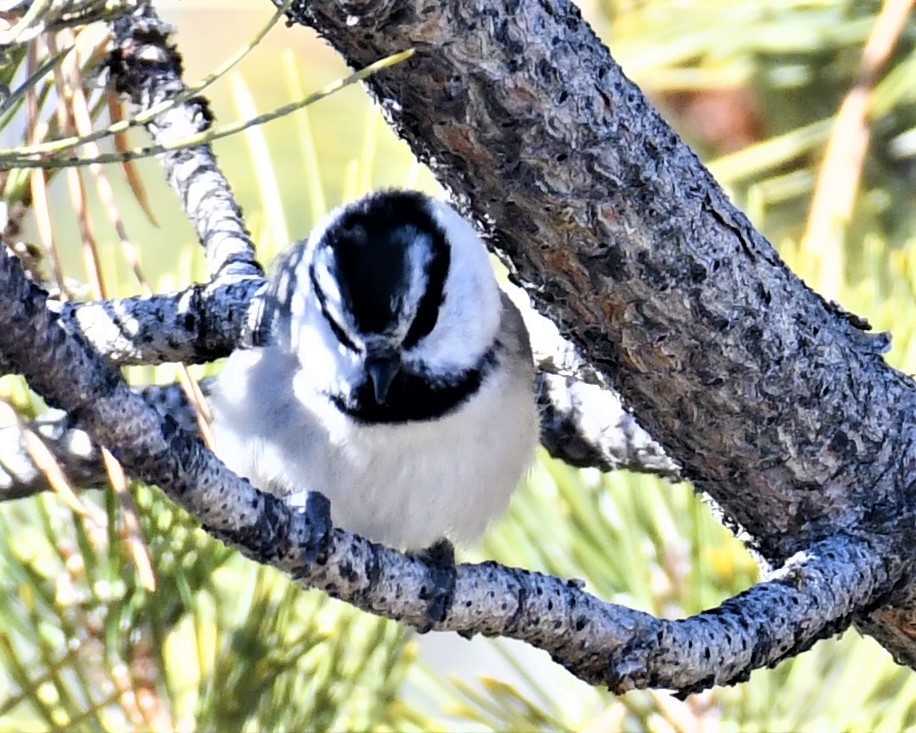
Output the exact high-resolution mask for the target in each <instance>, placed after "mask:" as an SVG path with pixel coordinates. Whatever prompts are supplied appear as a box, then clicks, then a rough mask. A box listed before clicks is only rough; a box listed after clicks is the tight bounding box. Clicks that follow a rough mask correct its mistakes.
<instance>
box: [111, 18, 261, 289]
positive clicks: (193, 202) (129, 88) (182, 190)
mask: <svg viewBox="0 0 916 733" xmlns="http://www.w3.org/2000/svg"><path fill="white" fill-rule="evenodd" d="M172 30H173V29H172V28H171V27H170V26H168V25H167V24H165V23H163V22H162V21H161V20H160V19H159V18H158V17H157V16H156V14H155V12H154V11H153V9H152V6H151V5H149V4H148V3H144V4H142V5H141V6H140V8H139V9H138V10H137V11H136V12H134V13H133V14H131V15H128V16H124V17H121V18H118V19H117V20H115V21H114V22H113V23H112V33H113V36H114V48H113V50H112V52H111V54H110V56H109V61H108V69H109V73H110V81H109V86H110V87H111V88H113V89H114V90H115V91H118V92H122V93H125V94H128V95H129V96H130V98H131V101H132V102H133V103H134V104H135V105H137V106H138V107H139V108H140V109H143V110H147V109H151V108H152V107H155V106H157V105H158V104H160V103H162V102H166V101H169V100H172V99H175V98H176V97H178V96H179V95H180V94H182V92H184V91H186V87H185V84H184V82H183V81H182V79H181V57H180V56H179V55H178V52H177V51H176V50H175V48H174V46H172V45H170V44H169V42H168V36H169V34H170V33H171V32H172ZM212 119H213V118H212V114H211V113H210V108H209V106H208V105H207V102H206V100H205V99H204V98H203V97H200V96H198V97H193V98H191V99H189V100H187V101H185V102H184V103H182V104H177V105H175V106H174V107H172V108H170V109H167V110H166V111H164V112H161V113H159V114H157V115H155V117H154V118H153V119H152V120H151V121H150V122H149V123H147V125H146V129H147V130H148V131H149V133H150V135H151V136H152V138H153V141H154V142H155V143H157V144H166V143H169V142H171V141H173V140H182V139H186V138H188V137H191V136H192V135H194V134H195V133H198V132H203V131H204V130H206V129H207V128H208V127H209V125H210V122H211V121H212ZM156 158H157V160H158V161H159V162H160V163H161V164H162V167H163V168H164V169H165V173H166V177H167V178H168V181H169V183H170V184H171V185H172V188H174V189H175V191H176V192H177V193H178V196H179V198H180V200H181V204H182V206H183V208H184V210H185V212H186V213H187V215H188V218H189V219H190V220H191V222H192V223H193V224H194V226H195V228H196V229H197V234H198V236H199V237H200V241H201V242H202V243H203V245H204V248H205V251H206V256H207V269H208V271H209V273H210V277H211V280H212V281H214V282H215V281H217V280H219V279H221V278H246V277H261V276H262V275H263V270H262V269H261V266H260V265H259V264H258V262H257V260H256V259H255V254H254V245H253V243H252V241H251V238H250V236H249V235H248V232H247V231H246V230H245V225H244V222H243V220H242V212H241V209H240V208H239V206H238V204H237V203H236V202H235V198H234V197H233V195H232V191H231V188H230V186H229V182H228V181H227V180H226V178H225V176H223V174H222V172H221V171H220V170H219V167H218V166H217V164H216V158H215V156H214V155H213V152H212V150H211V149H210V147H209V146H208V145H198V146H195V147H191V148H183V149H180V150H169V151H166V152H163V153H160V154H159V155H157V156H156Z"/></svg>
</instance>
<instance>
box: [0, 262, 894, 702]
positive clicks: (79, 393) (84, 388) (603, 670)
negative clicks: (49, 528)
mask: <svg viewBox="0 0 916 733" xmlns="http://www.w3.org/2000/svg"><path fill="white" fill-rule="evenodd" d="M46 298H47V296H46V294H45V293H44V292H43V291H42V290H41V289H40V288H38V287H37V286H36V285H34V284H33V283H31V282H29V281H28V280H27V279H26V278H25V275H24V273H23V270H22V268H21V267H20V265H19V262H18V260H17V259H16V258H15V257H14V256H12V255H10V254H8V253H6V252H5V251H4V252H2V254H0V302H2V303H4V304H6V307H5V308H4V309H2V310H0V353H2V354H3V355H4V358H6V359H7V360H8V361H9V363H11V364H12V365H13V366H14V367H15V368H16V369H18V370H19V371H21V372H22V373H23V374H24V375H25V376H26V378H27V379H28V380H29V383H30V384H31V385H32V387H33V388H34V389H36V391H38V392H39V394H41V395H42V396H43V397H44V398H45V400H46V401H47V402H48V403H49V404H52V405H55V406H57V407H59V408H60V409H63V410H66V411H67V413H68V414H70V415H74V416H77V417H78V420H79V422H80V423H81V424H82V425H83V426H84V427H85V429H86V430H87V432H88V433H89V434H90V435H91V436H92V438H93V439H94V440H96V441H98V442H99V443H101V444H104V445H105V446H106V447H107V448H108V449H109V450H111V451H112V453H113V454H114V455H115V456H116V457H117V458H118V460H119V461H120V462H121V463H122V464H123V465H124V467H125V468H126V469H127V470H128V471H129V472H130V473H131V474H132V475H133V476H136V477H138V478H141V479H143V480H144V481H147V482H148V483H154V484H157V485H159V486H160V487H161V488H162V489H163V490H164V491H165V492H166V494H167V495H168V496H169V497H170V498H171V499H172V500H173V501H175V502H176V503H178V504H180V505H181V506H182V507H184V508H185V509H186V510H188V511H189V512H191V513H192V514H194V515H195V516H196V517H198V518H199V519H200V520H201V522H202V523H203V524H204V527H205V528H206V529H207V530H208V531H209V532H211V533H212V534H214V535H216V536H217V537H219V538H221V539H223V540H224V541H225V542H227V543H229V544H230V545H232V546H234V547H237V548H238V549H239V550H241V551H242V552H243V553H244V554H245V555H246V556H248V557H250V558H252V559H254V560H256V561H258V562H262V563H269V564H271V565H274V566H275V567H278V568H280V569H282V570H285V571H286V572H288V573H290V574H291V575H292V576H293V577H294V578H296V579H297V580H299V581H300V582H302V583H304V584H307V585H309V586H311V587H317V588H320V589H322V590H324V591H326V592H328V593H329V594H331V595H333V596H335V597H338V598H341V599H343V600H345V601H348V602H350V603H352V604H354V605H356V606H357V607H359V608H362V609H364V610H366V611H370V612H372V613H376V614H380V615H384V616H387V617H389V618H392V619H395V620H398V621H401V622H404V623H409V624H411V625H413V626H417V627H423V626H425V625H426V624H427V621H428V613H429V608H428V602H427V600H424V599H427V598H429V596H430V588H432V587H433V585H434V584H435V577H436V573H437V572H441V570H440V569H438V568H434V567H432V566H431V565H429V564H427V563H426V562H425V561H423V560H421V559H419V558H417V557H408V556H405V555H402V554H400V553H397V552H394V551H392V550H389V549H386V548H384V547H381V546H380V545H376V544H373V543H370V542H367V541H365V540H362V539H361V538H359V537H356V536H354V535H350V534H347V533H345V532H342V531H340V530H336V529H334V530H332V529H331V527H330V523H329V522H330V511H329V509H330V507H329V504H328V502H327V500H326V499H325V498H324V497H322V496H321V495H320V494H314V493H313V494H310V495H309V500H308V502H307V506H306V509H305V510H304V511H302V512H297V511H295V510H293V509H291V508H290V507H289V506H287V505H286V504H285V503H284V502H283V501H282V500H281V499H278V498H276V497H274V496H271V495H269V494H263V493H261V492H259V491H257V490H256V489H254V488H253V487H252V486H251V485H250V484H249V483H248V482H247V481H245V480H243V479H240V478H239V477H237V476H235V475H234V474H233V473H231V472H230V471H229V470H228V469H227V468H226V467H225V466H223V465H222V463H220V461H219V460H218V459H217V458H216V457H215V456H214V455H213V454H212V453H210V451H209V450H207V449H206V447H205V446H204V445H203V444H202V443H201V442H200V440H199V439H197V438H195V437H193V436H192V435H190V434H189V433H187V432H186V431H185V430H184V429H182V428H181V427H179V426H178V425H177V424H176V423H175V422H174V420H173V419H172V418H171V417H170V416H169V415H163V414H161V413H159V412H157V411H156V410H155V409H154V408H152V407H151V406H150V405H149V404H147V402H146V401H145V400H144V399H143V398H142V397H141V396H139V395H137V394H134V393H132V392H131V391H130V389H129V388H128V387H127V385H126V384H125V383H124V381H123V380H122V379H121V377H120V375H119V374H118V373H117V372H116V371H114V370H113V369H112V368H111V367H109V366H108V365H106V364H105V363H104V362H103V361H102V359H101V357H99V356H98V355H97V354H96V353H95V352H94V351H92V350H91V349H90V348H89V347H88V346H87V345H85V344H84V343H83V342H82V340H81V339H79V338H78V337H77V336H75V335H74V334H72V333H69V332H68V331H67V330H65V329H64V328H62V327H61V325H60V322H59V316H58V315H57V314H55V313H53V312H51V311H50V310H48V308H47V303H46ZM883 549H885V548H884V544H883V543H882V541H881V539H880V538H869V539H868V540H863V539H857V538H855V537H852V536H846V537H844V536H837V537H834V538H831V539H830V540H828V541H826V542H824V543H822V544H821V545H819V546H818V547H815V548H812V552H811V553H809V554H808V555H807V556H805V557H803V558H798V559H797V560H795V561H793V562H792V563H791V564H790V565H789V566H788V567H787V569H786V571H785V572H784V573H783V574H781V575H780V576H778V577H776V578H775V579H774V580H773V581H771V582H769V583H764V584H760V585H758V586H755V588H753V589H752V590H750V591H748V592H747V593H746V594H744V595H743V596H739V597H738V598H735V599H731V600H730V601H728V602H727V603H726V604H725V605H724V606H723V607H721V608H720V609H717V610H715V611H711V612H707V613H706V614H701V615H700V616H697V617H695V618H694V619H692V620H687V621H684V622H668V621H661V620H658V619H655V618H653V617H652V616H649V615H648V614H645V613H641V612H639V611H634V610H631V609H627V608H623V607H621V606H615V605H612V604H608V603H603V602H601V601H599V600H598V599H596V598H594V597H593V596H591V595H589V594H588V593H585V592H584V591H583V590H582V589H581V587H580V584H579V583H577V582H575V581H569V582H566V581H562V580H560V579H559V578H554V577H550V576H544V575H540V574H538V573H531V572H527V571H524V570H517V569H511V568H505V567H502V566H499V565H497V564H495V563H482V564H479V565H462V566H460V567H458V568H457V569H456V582H455V589H454V596H453V600H452V602H451V604H449V605H448V607H447V608H446V611H445V613H444V615H443V617H442V618H441V619H440V620H439V621H438V622H437V623H435V625H434V628H436V629H438V630H441V631H448V630H451V631H459V632H462V633H464V634H466V635H467V634H471V633H483V634H487V635H499V636H509V637H513V638H516V639H521V640H523V641H527V642H529V643H531V644H533V645H535V646H537V647H539V648H542V649H545V650H546V651H548V652H549V653H550V654H551V656H552V657H553V658H554V659H555V660H556V661H557V662H559V663H560V664H562V665H563V666H564V667H566V668H567V669H568V670H569V671H570V672H572V673H573V674H575V675H577V676H578V677H580V678H581V679H583V680H585V681H588V682H591V683H593V684H599V683H600V684H606V685H609V686H610V687H611V688H612V689H614V690H617V691H623V690H626V689H630V688H632V687H633V686H642V685H668V684H673V685H676V686H678V687H679V688H680V689H682V690H683V691H684V692H685V693H686V692H690V691H694V690H698V689H702V688H704V687H706V686H708V685H711V684H725V683H729V682H733V681H736V680H739V679H743V678H744V677H746V676H747V674H749V673H750V670H751V669H752V668H754V667H755V666H758V665H760V664H765V663H772V662H775V661H776V660H778V659H780V658H782V657H783V656H784V655H786V654H790V653H794V652H797V651H799V650H800V649H805V648H807V647H808V646H810V644H811V643H813V642H814V641H815V640H817V639H818V638H821V637H823V636H824V635H828V634H830V633H834V632H835V631H838V630H841V629H842V628H844V627H845V625H846V624H847V623H848V618H849V615H850V614H851V613H852V612H853V611H854V610H855V609H857V608H861V607H862V605H864V604H868V603H870V602H871V601H872V600H873V599H874V597H875V594H876V593H880V592H881V590H882V588H884V587H886V585H887V583H888V581H896V580H897V578H898V577H899V570H900V568H899V567H893V566H892V567H890V568H889V567H888V566H886V565H885V564H883V563H881V562H880V560H879V559H878V558H879V554H878V553H877V552H876V550H883ZM863 560H864V562H859V561H863ZM889 573H890V574H892V575H891V577H890V578H889V577H888V574H889ZM691 624H692V626H691ZM762 629H766V633H765V634H762V633H761V630H762ZM698 644H699V646H698Z"/></svg>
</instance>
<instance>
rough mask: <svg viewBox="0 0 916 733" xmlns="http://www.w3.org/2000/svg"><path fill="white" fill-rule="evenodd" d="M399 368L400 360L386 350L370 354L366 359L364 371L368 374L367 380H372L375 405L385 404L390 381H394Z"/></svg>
mask: <svg viewBox="0 0 916 733" xmlns="http://www.w3.org/2000/svg"><path fill="white" fill-rule="evenodd" d="M400 368H401V360H400V358H399V357H398V355H397V354H395V353H394V352H393V351H389V350H387V349H386V350H384V351H377V352H370V353H369V355H368V356H367V357H366V371H367V372H368V373H369V379H370V380H372V390H373V392H374V393H375V403H376V404H378V405H384V404H385V400H386V399H387V397H388V388H389V387H390V386H391V380H393V379H394V377H395V375H396V374H397V373H398V371H399V370H400Z"/></svg>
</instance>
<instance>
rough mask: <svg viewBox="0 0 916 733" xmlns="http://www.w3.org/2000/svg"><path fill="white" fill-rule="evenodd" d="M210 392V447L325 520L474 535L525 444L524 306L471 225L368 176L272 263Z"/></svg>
mask: <svg viewBox="0 0 916 733" xmlns="http://www.w3.org/2000/svg"><path fill="white" fill-rule="evenodd" d="M249 341H250V342H249V343H248V344H246V346H245V347H243V348H238V349H236V350H235V351H234V352H233V353H232V354H231V355H230V356H229V357H228V359H227V360H226V363H225V365H224V368H223V370H222V372H221V373H220V374H219V375H218V377H217V380H216V386H215V388H214V390H213V393H212V395H211V410H212V415H213V425H212V427H213V439H214V445H215V450H216V453H217V455H218V456H219V457H220V458H221V459H222V460H223V461H224V462H225V463H226V464H227V465H228V467H229V468H230V469H232V470H233V471H235V472H236V473H237V474H239V475H241V476H244V477H245V478H247V479H249V480H250V481H251V483H252V484H253V485H254V486H255V487H257V488H259V489H262V490H264V491H267V492H270V493H272V494H275V495H278V496H282V497H285V498H286V500H287V501H288V502H289V503H291V504H293V505H294V506H296V505H300V506H301V505H302V504H301V502H302V497H304V495H305V492H308V491H319V492H321V493H322V494H324V495H325V496H326V497H327V498H328V499H329V500H330V505H331V518H332V521H333V523H334V525H335V526H337V527H340V528H342V529H344V530H346V531H348V532H352V533H355V534H358V535H360V536H362V537H364V538H366V539H368V540H370V541H373V542H378V543H381V544H384V545H387V546H390V547H394V548H397V549H400V550H405V551H412V550H414V551H421V550H423V549H424V548H429V547H435V546H436V543H438V542H446V543H448V545H449V547H451V543H452V542H454V543H457V544H459V545H464V546H468V545H473V544H474V543H475V542H477V541H478V539H479V537H480V536H481V535H482V534H483V532H484V530H485V529H486V527H487V525H488V524H489V522H490V521H491V520H492V519H494V518H495V517H497V516H498V515H500V514H501V513H502V512H504V511H505V509H506V507H507V505H508V502H509V499H510V497H511V495H512V493H513V491H514V489H515V488H516V486H517V485H518V484H519V483H520V480H521V479H522V478H523V476H524V474H525V472H526V470H527V469H528V467H529V466H530V463H531V461H532V459H533V453H534V449H535V446H536V444H537V442H538V432H539V420H538V412H537V403H536V398H535V389H534V364H533V360H532V355H531V347H530V344H529V339H528V333H527V331H526V329H525V325H524V322H523V320H522V317H521V315H520V313H519V311H518V309H517V308H516V307H515V305H514V304H513V303H512V302H511V301H510V300H509V298H508V297H507V296H506V295H505V293H503V292H502V291H501V290H500V288H499V286H498V284H497V281H496V278H495V275H494V272H493V269H492V267H491V264H490V261H489V258H488V255H487V251H486V248H485V247H484V245H483V243H482V241H481V239H480V237H479V236H478V235H477V232H476V230H475V229H474V227H473V226H472V225H471V224H470V222H468V221H467V220H466V219H464V218H463V217H462V216H461V215H460V214H458V212H457V211H456V210H455V209H453V208H452V207H451V206H449V205H448V204H445V203H443V202H440V201H438V200H436V199H434V198H432V197H430V196H427V195H425V194H422V193H419V192H416V191H408V190H382V191H378V192H374V193H371V194H368V195H366V196H364V197H362V198H360V199H358V200H356V201H353V202H351V203H349V204H346V205H344V206H341V207H339V208H337V209H335V210H334V211H332V212H331V213H330V214H329V215H328V216H327V217H326V218H325V219H324V220H323V221H321V222H319V224H318V225H317V226H316V227H315V228H314V229H313V230H312V232H311V233H310V236H309V237H308V239H307V240H303V241H300V242H297V243H296V244H294V245H292V246H291V247H289V248H288V249H287V250H286V251H285V252H284V253H283V254H282V255H281V256H280V257H279V258H278V260H277V264H276V266H275V270H274V273H273V274H272V276H271V277H270V279H269V281H268V284H267V286H266V290H265V292H264V295H263V297H261V298H260V300H259V306H258V311H257V317H256V318H255V319H254V325H253V327H252V336H251V338H250V340H249Z"/></svg>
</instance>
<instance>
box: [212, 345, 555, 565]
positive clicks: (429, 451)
mask: <svg viewBox="0 0 916 733" xmlns="http://www.w3.org/2000/svg"><path fill="white" fill-rule="evenodd" d="M289 360H290V357H289V356H288V355H284V354H282V353H281V352H279V351H278V350H276V349H272V348H260V349H254V350H250V351H240V352H236V353H235V354H233V356H232V357H230V359H229V360H228V362H227V364H226V367H225V369H224V371H223V373H222V374H221V376H220V390H219V391H218V392H217V396H216V398H215V400H214V404H213V408H214V417H215V421H214V432H215V438H216V443H217V445H216V449H217V452H218V454H219V455H220V456H221V457H222V458H223V459H224V461H225V462H226V463H227V465H229V467H230V468H232V469H233V470H235V471H236V472H237V473H240V474H241V475H243V476H246V477H248V478H249V479H250V480H251V481H252V483H253V484H255V485H256V486H258V487H259V488H262V489H264V490H267V491H272V492H274V493H278V494H289V493H293V492H301V491H305V490H315V491H321V492H322V493H324V494H325V495H326V496H327V497H328V498H329V499H330V500H331V513H332V517H333V520H334V523H335V525H338V526H340V527H342V528H344V529H346V530H348V531H351V532H355V533H357V534H360V535H362V536H364V537H366V538H368V539H371V540H375V541H378V542H383V543H385V544H388V545H393V546H396V547H401V548H407V549H419V548H423V547H426V546H428V545H430V544H432V543H433V542H435V541H436V540H438V539H441V538H442V537H448V538H450V539H453V540H456V541H458V542H462V541H472V540H474V539H476V538H477V537H478V536H479V535H480V534H481V533H482V532H483V530H484V529H485V528H486V525H487V523H488V522H489V521H490V520H491V519H493V518H494V517H495V516H497V515H498V514H499V513H501V512H502V511H503V510H504V509H505V508H506V505H507V504H508V501H509V497H510V496H511V494H512V491H513V490H514V489H515V484H516V483H517V481H518V479H519V477H520V476H521V475H522V474H523V473H524V470H525V468H526V467H527V465H528V462H529V461H530V459H531V454H532V451H533V448H534V445H535V444H536V441H537V425H538V422H537V415H536V412H535V406H534V402H533V400H532V393H531V385H530V381H529V380H527V379H525V378H519V375H518V374H517V373H513V372H512V371H509V370H494V371H491V372H489V374H488V376H487V378H486V379H485V380H484V382H483V384H482V385H481V388H480V390H479V391H478V392H476V393H475V394H474V395H473V396H472V397H471V398H470V399H469V400H468V401H467V402H465V403H464V404H462V405H461V406H460V407H459V408H457V409H456V410H454V411H453V412H451V413H449V414H447V415H445V416H443V417H440V418H438V419H435V420H428V421H420V422H406V423H397V424H381V425H367V424H359V423H357V422H355V421H353V420H352V419H351V418H349V417H348V416H346V415H344V414H342V413H340V412H339V411H338V410H337V409H336V408H334V407H333V405H332V404H331V403H330V402H329V401H327V399H326V398H325V397H323V396H321V395H317V394H315V393H314V391H313V390H312V387H311V385H310V382H309V381H308V375H307V370H302V369H301V368H300V370H299V374H298V376H297V377H296V378H295V379H294V380H293V385H294V386H293V387H292V389H290V388H289V387H286V388H284V385H288V384H289V377H288V375H289V373H290V372H289V370H291V369H292V367H293V365H292V364H290V363H289ZM526 368H528V367H526ZM284 374H285V375H286V377H285V378H283V376H282V375H284ZM265 379H266V380H272V381H268V382H262V384H265V383H266V384H270V383H273V384H275V385H276V389H275V390H273V391H272V392H270V393H269V395H268V396H267V397H266V399H262V400H260V401H259V402H257V403H252V400H250V399H246V398H245V397H244V395H246V394H248V393H250V390H251V384H252V382H251V380H265Z"/></svg>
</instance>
